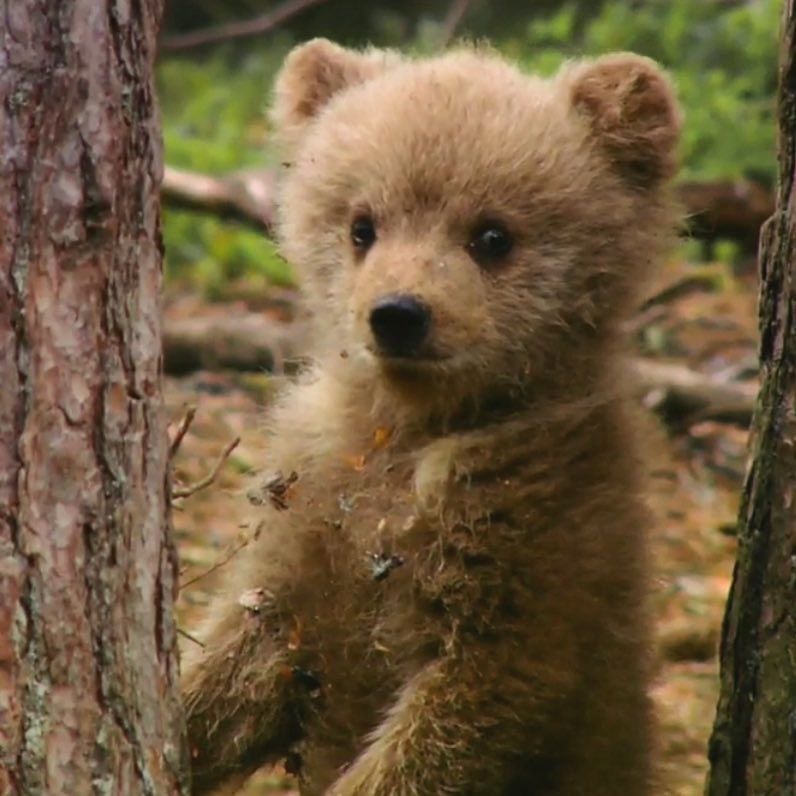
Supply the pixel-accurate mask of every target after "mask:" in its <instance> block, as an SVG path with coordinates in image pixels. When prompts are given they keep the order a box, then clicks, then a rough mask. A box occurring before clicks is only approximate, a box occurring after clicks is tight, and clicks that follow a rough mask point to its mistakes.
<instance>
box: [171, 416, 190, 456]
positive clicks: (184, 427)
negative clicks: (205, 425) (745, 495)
mask: <svg viewBox="0 0 796 796" xmlns="http://www.w3.org/2000/svg"><path fill="white" fill-rule="evenodd" d="M195 417H196V407H195V406H189V407H188V409H187V411H186V412H185V415H184V416H183V418H182V420H181V421H180V425H179V426H177V433H176V434H175V435H174V439H173V440H172V441H171V445H169V461H171V460H172V459H173V458H174V457H175V456H176V455H177V451H178V450H179V449H180V445H181V444H182V441H183V438H184V437H185V435H186V434H187V433H188V429H189V428H190V427H191V423H193V419H194V418H195Z"/></svg>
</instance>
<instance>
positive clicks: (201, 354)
mask: <svg viewBox="0 0 796 796" xmlns="http://www.w3.org/2000/svg"><path fill="white" fill-rule="evenodd" d="M297 332H298V329H297V328H296V326H295V325H294V324H292V323H291V324H286V323H280V322H279V321H274V320H272V319H271V318H268V317H267V316H265V315H262V314H260V313H255V312H252V313H244V314H241V313H240V312H239V311H236V312H230V314H229V315H214V316H212V317H189V318H180V319H175V318H168V317H167V318H166V321H165V323H164V329H163V367H164V370H165V371H166V373H168V374H170V375H174V376H181V375H185V374H188V373H192V372H194V371H197V370H239V371H253V372H263V371H265V372H269V373H274V372H281V371H282V370H284V369H285V364H286V362H289V361H290V360H291V359H292V358H293V357H294V356H295V353H296V340H297V338H298V334H297Z"/></svg>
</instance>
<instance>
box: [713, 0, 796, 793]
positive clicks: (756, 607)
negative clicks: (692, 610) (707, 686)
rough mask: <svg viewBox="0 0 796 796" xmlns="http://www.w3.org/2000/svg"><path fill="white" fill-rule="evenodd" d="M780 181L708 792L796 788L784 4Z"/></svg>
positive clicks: (791, 132) (789, 131) (793, 277)
mask: <svg viewBox="0 0 796 796" xmlns="http://www.w3.org/2000/svg"><path fill="white" fill-rule="evenodd" d="M779 125H780V129H779V166H780V168H779V185H778V194H777V205H776V211H775V213H774V216H773V217H772V218H771V219H770V220H769V221H768V223H767V224H766V227H765V230H764V234H763V237H762V244H761V250H760V258H761V296H760V331H761V343H760V362H761V376H762V385H761V391H760V395H759V397H758V402H757V407H756V410H755V417H754V420H753V430H752V450H751V463H750V466H749V471H748V475H747V479H746V484H745V487H744V496H743V501H742V506H741V510H740V517H739V527H738V541H739V547H738V555H737V561H736V565H735V571H734V573H733V582H732V589H731V591H730V596H729V601H728V604H727V612H726V615H725V618H724V626H723V629H722V643H721V693H720V698H719V704H718V709H717V715H716V721H715V725H714V729H713V735H712V738H711V741H710V747H709V756H710V763H711V770H710V773H709V776H708V781H707V786H706V794H708V795H709V796H780V794H782V796H791V795H792V794H796V502H794V497H795V496H794V492H796V415H795V414H794V407H796V261H795V260H794V254H796V248H795V246H794V244H795V243H796V204H795V202H796V197H794V195H793V189H794V181H795V180H796V15H794V0H787V2H786V3H785V7H784V12H783V28H782V59H781V71H780V89H779Z"/></svg>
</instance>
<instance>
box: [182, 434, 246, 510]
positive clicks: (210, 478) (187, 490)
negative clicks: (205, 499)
mask: <svg viewBox="0 0 796 796" xmlns="http://www.w3.org/2000/svg"><path fill="white" fill-rule="evenodd" d="M239 444H240V437H235V439H233V440H232V442H230V443H229V444H228V445H227V447H226V448H224V450H223V452H222V453H221V456H219V457H218V461H217V462H216V464H215V467H213V469H212V470H211V471H210V472H209V473H208V474H207V475H206V476H205V477H204V478H202V479H201V480H199V481H197V482H196V483H194V484H188V485H187V486H175V487H174V488H172V490H171V499H172V500H177V499H179V498H186V497H190V496H191V495H195V494H196V493H197V492H201V491H202V490H203V489H207V487H209V486H211V485H212V484H214V483H215V481H216V478H218V474H219V473H220V472H221V468H222V467H223V466H224V462H226V461H227V459H229V457H230V454H231V453H232V451H234V450H235V448H237V447H238V445H239Z"/></svg>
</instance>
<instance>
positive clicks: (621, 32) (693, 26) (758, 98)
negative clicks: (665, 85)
mask: <svg viewBox="0 0 796 796" xmlns="http://www.w3.org/2000/svg"><path fill="white" fill-rule="evenodd" d="M780 8H781V3H780V2H779V0H746V2H739V3H735V4H729V3H726V2H721V1H720V0H639V2H628V0H609V1H608V2H606V3H605V5H604V6H603V7H602V9H601V10H600V11H599V13H598V14H596V15H595V16H594V17H592V18H591V19H590V20H588V21H587V22H585V23H581V22H580V20H579V17H578V14H577V13H576V8H575V6H573V5H571V4H566V5H564V6H563V7H562V8H561V9H560V10H559V11H558V12H557V13H555V14H553V15H552V16H549V17H545V18H539V19H535V20H533V21H532V22H531V23H530V24H529V26H528V28H527V31H526V33H525V35H524V36H521V37H515V38H514V39H512V40H511V41H510V42H507V44H506V47H505V49H506V50H508V51H509V52H510V53H511V54H512V55H514V56H515V57H517V58H518V59H519V60H520V61H522V62H523V63H524V64H525V65H526V66H527V68H528V69H529V70H532V71H541V72H542V73H548V74H549V73H551V72H553V71H555V69H557V68H558V66H559V65H560V64H561V62H562V61H563V60H564V59H565V58H571V57H576V56H579V55H599V54H602V53H606V52H610V51H616V50H632V51H635V52H638V53H641V54H643V55H648V56H650V57H651V58H654V59H655V60H657V61H659V62H660V63H661V64H663V65H664V66H665V67H666V68H667V69H668V70H669V71H670V72H671V74H672V75H673V77H674V80H675V83H676V85H677V89H678V94H679V96H680V100H681V102H682V104H683V107H684V109H685V114H686V126H685V129H684V134H683V143H682V156H683V165H684V176H685V177H688V178H695V179H700V178H701V179H710V178H715V177H733V176H739V175H741V174H754V175H757V176H761V177H764V178H766V177H767V178H772V177H773V175H774V171H775V157H774V151H775V148H774V138H775V122H774V115H775V92H776V80H777V44H776V42H777V28H778V21H779V12H780Z"/></svg>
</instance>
